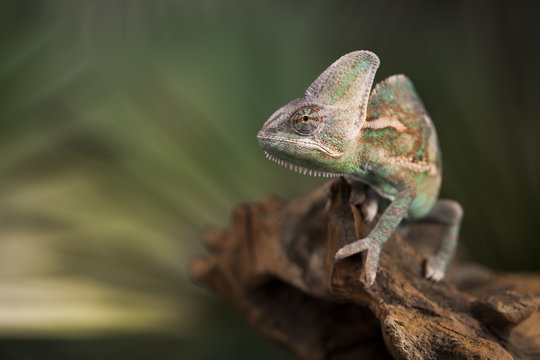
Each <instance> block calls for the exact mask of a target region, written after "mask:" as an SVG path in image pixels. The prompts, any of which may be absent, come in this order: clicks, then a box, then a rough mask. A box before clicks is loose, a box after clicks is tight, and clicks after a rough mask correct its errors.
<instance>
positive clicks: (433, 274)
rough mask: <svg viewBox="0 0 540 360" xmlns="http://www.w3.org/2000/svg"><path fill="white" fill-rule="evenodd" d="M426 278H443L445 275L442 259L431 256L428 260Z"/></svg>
mask: <svg viewBox="0 0 540 360" xmlns="http://www.w3.org/2000/svg"><path fill="white" fill-rule="evenodd" d="M425 273H426V275H425V276H426V278H427V279H429V280H433V281H435V282H437V281H439V280H441V279H442V278H443V277H444V269H443V265H442V264H441V261H439V260H438V259H437V257H433V256H432V257H430V258H429V259H428V260H427V261H426V269H425Z"/></svg>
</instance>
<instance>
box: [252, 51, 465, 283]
mask: <svg viewBox="0 0 540 360" xmlns="http://www.w3.org/2000/svg"><path fill="white" fill-rule="evenodd" d="M379 64H380V61H379V58H378V57H377V55H375V54H374V53H372V52H370V51H366V50H360V51H354V52H351V53H348V54H345V55H343V56H342V57H341V58H339V59H338V60H336V61H335V62H334V63H333V64H332V65H330V66H329V67H328V68H327V69H326V70H325V71H324V72H323V73H322V74H320V75H319V76H318V77H317V79H316V80H315V81H314V82H313V83H312V84H311V85H310V86H309V87H308V88H307V90H306V91H305V93H304V96H303V97H302V98H298V99H294V100H292V101H290V102H289V103H288V104H286V105H284V106H283V107H281V108H279V109H278V110H277V111H276V112H274V114H272V115H271V116H270V118H269V119H268V120H267V121H266V122H265V123H264V125H263V126H262V129H261V130H260V131H259V133H258V134H257V140H258V142H259V145H260V146H261V147H262V149H263V150H264V153H265V155H266V157H267V158H268V159H270V160H273V161H275V162H277V163H278V164H280V165H283V166H285V167H289V168H290V169H291V170H295V171H297V172H301V173H303V174H309V175H315V176H324V177H334V176H343V175H346V176H347V177H348V178H352V179H354V181H358V182H360V183H364V184H368V185H369V188H370V189H374V190H375V191H376V192H377V193H378V194H379V195H381V196H382V197H384V198H386V199H388V200H389V203H388V206H386V208H385V209H384V211H382V214H381V216H380V218H379V220H378V221H377V223H376V224H375V226H374V227H373V229H372V230H371V232H370V233H369V234H368V235H367V236H366V237H365V238H363V239H356V240H355V241H354V242H351V243H349V244H347V245H345V246H343V247H342V248H341V249H339V250H338V251H337V252H336V254H335V261H340V260H342V259H345V258H347V257H350V256H352V255H355V254H358V253H361V252H362V253H364V255H363V259H364V263H363V270H364V276H365V280H366V281H367V284H368V285H369V286H371V285H373V284H374V282H375V278H376V275H377V268H378V263H379V256H380V253H381V249H382V247H383V245H384V243H385V242H386V241H387V240H388V238H389V237H390V236H391V235H392V234H393V233H394V231H395V230H396V229H397V228H398V226H399V225H400V223H402V221H403V220H404V219H405V220H406V221H426V222H432V223H433V222H435V223H439V224H441V225H443V231H442V236H441V239H440V241H439V245H438V248H437V250H436V251H435V252H434V254H432V255H431V256H429V257H427V259H426V261H425V268H424V274H425V277H426V278H428V279H430V280H433V281H439V280H440V279H442V278H443V277H444V274H445V271H446V269H447V267H448V265H449V263H450V262H451V260H452V258H453V256H454V253H455V250H456V247H457V238H458V233H459V228H460V225H461V219H462V216H463V210H462V208H461V206H460V205H459V203H458V202H456V201H453V200H446V199H438V195H439V190H440V186H441V179H442V160H441V151H440V149H439V142H438V138H437V134H436V131H435V127H434V125H433V123H432V121H431V118H430V117H429V115H428V113H427V111H426V109H425V107H424V105H423V103H422V101H421V100H420V97H419V96H418V95H417V92H416V90H415V88H414V86H413V84H412V82H411V81H410V80H409V79H408V78H407V77H406V76H405V75H393V76H390V77H388V78H387V79H385V80H383V81H382V82H380V83H378V84H377V85H376V86H375V87H374V88H373V90H372V84H373V80H374V77H375V73H376V71H377V69H378V67H379ZM374 203H375V204H376V202H373V201H372V202H371V204H374ZM368 210H369V211H368V217H369V218H373V217H374V215H375V214H376V213H377V211H378V210H377V209H376V208H375V210H374V209H373V207H372V206H371V209H368Z"/></svg>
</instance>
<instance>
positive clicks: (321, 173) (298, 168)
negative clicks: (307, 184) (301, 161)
mask: <svg viewBox="0 0 540 360" xmlns="http://www.w3.org/2000/svg"><path fill="white" fill-rule="evenodd" d="M264 155H265V156H266V158H267V159H268V160H272V161H274V162H276V163H278V164H279V165H281V166H284V167H288V168H289V169H291V170H294V171H296V172H298V173H301V174H304V175H306V174H307V175H311V176H322V177H338V176H341V175H342V174H337V173H331V172H326V171H319V170H312V169H308V168H305V167H303V166H300V165H296V164H293V163H291V162H288V161H286V160H283V159H280V158H278V157H277V156H275V155H272V154H270V153H269V152H268V151H266V150H264Z"/></svg>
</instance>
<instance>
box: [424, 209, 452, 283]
mask: <svg viewBox="0 0 540 360" xmlns="http://www.w3.org/2000/svg"><path fill="white" fill-rule="evenodd" d="M462 217H463V208H462V207H461V205H459V203H458V202H457V201H454V200H446V199H445V200H439V201H437V202H436V203H435V205H434V206H433V208H432V209H431V211H430V212H429V213H428V214H427V215H426V216H425V217H423V218H421V219H419V221H421V222H435V223H438V224H443V225H444V226H445V228H444V232H443V235H442V239H441V242H440V243H439V247H438V250H437V251H436V252H435V254H434V255H433V256H431V257H430V258H428V260H427V262H426V277H427V278H428V279H431V280H434V281H439V280H441V279H442V278H443V276H444V273H445V271H446V268H447V267H448V265H449V264H450V261H452V258H453V257H454V253H455V252H456V247H457V238H458V234H459V228H460V226H461V218H462Z"/></svg>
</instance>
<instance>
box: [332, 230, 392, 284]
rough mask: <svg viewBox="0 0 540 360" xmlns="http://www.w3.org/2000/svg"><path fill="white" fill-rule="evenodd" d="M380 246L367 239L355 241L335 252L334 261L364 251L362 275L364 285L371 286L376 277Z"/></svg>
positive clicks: (374, 241) (378, 243)
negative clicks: (364, 279)
mask: <svg viewBox="0 0 540 360" xmlns="http://www.w3.org/2000/svg"><path fill="white" fill-rule="evenodd" d="M381 247H382V244H381V243H380V242H378V241H376V240H373V239H371V238H369V237H367V238H365V239H360V240H356V241H355V242H352V243H350V244H348V245H345V246H344V247H342V248H341V249H339V250H338V251H337V252H336V255H335V259H336V261H339V260H342V259H345V258H347V257H349V256H352V255H355V254H358V253H360V252H362V251H366V256H365V263H364V275H365V278H366V283H367V284H368V285H369V286H371V285H373V283H374V282H375V277H376V276H377V266H378V265H379V256H380V253H381Z"/></svg>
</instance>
